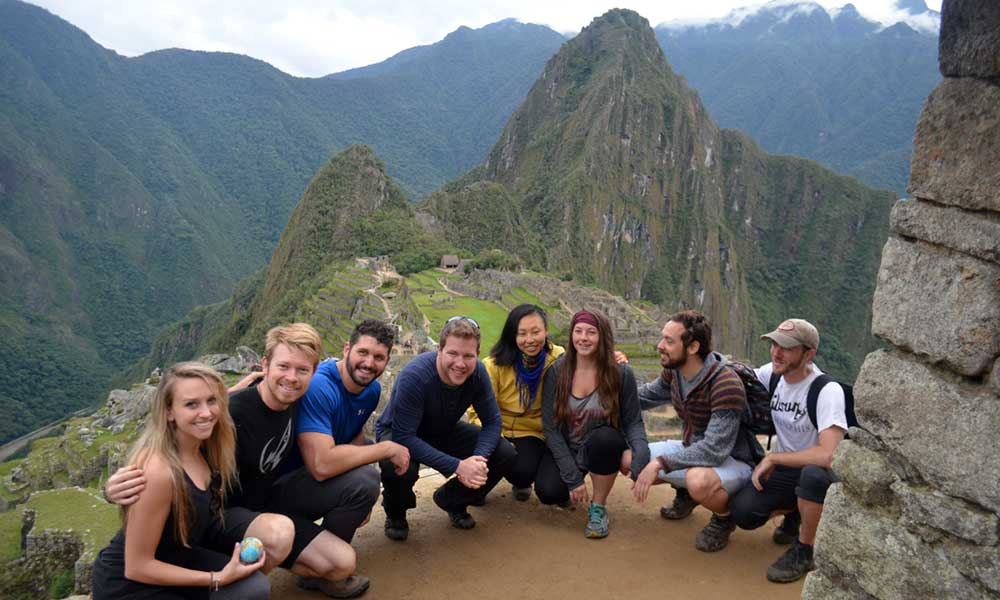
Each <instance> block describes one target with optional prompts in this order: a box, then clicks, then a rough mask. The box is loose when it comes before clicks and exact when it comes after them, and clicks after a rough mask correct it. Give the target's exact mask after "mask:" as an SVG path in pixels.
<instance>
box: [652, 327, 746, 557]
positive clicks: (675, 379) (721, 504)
mask: <svg viewBox="0 0 1000 600" xmlns="http://www.w3.org/2000/svg"><path fill="white" fill-rule="evenodd" d="M662 334H663V338H662V339H661V340H660V343H659V344H658V345H657V350H659V352H660V361H661V363H662V364H663V373H662V374H661V376H660V377H658V378H657V379H656V380H654V381H652V382H650V383H647V384H645V385H643V386H640V388H639V400H640V404H641V406H642V408H643V409H647V408H652V407H654V406H658V405H661V404H666V403H668V402H669V403H671V404H672V405H673V407H674V410H675V411H676V412H677V416H678V417H680V419H681V421H682V422H683V424H684V430H683V434H682V438H683V439H681V440H670V441H666V442H657V443H654V444H650V446H649V450H650V454H651V455H652V460H651V461H650V462H649V465H647V467H646V468H645V469H643V472H642V473H640V475H639V478H638V479H637V483H639V482H642V483H643V484H644V485H649V484H650V483H661V482H667V483H670V484H671V485H673V486H674V487H675V488H677V496H676V498H675V500H674V504H673V506H670V507H664V509H663V510H661V511H660V512H661V514H662V515H663V517H664V518H667V519H681V518H684V517H686V516H688V515H689V514H690V513H691V510H692V509H693V508H694V507H695V505H697V504H701V505H702V506H704V507H705V508H708V509H709V510H711V511H712V513H713V514H712V519H711V521H709V523H708V525H707V526H706V527H705V529H704V530H702V532H701V533H699V534H698V537H697V538H696V539H695V547H696V548H698V549H699V550H702V551H704V552H715V551H717V550H721V549H722V548H725V547H726V544H727V543H728V542H729V535H730V534H731V533H732V531H733V529H734V528H735V525H734V524H733V521H732V518H731V517H730V514H729V498H730V497H731V496H732V495H733V494H735V493H736V492H737V491H738V490H739V489H740V488H741V487H743V486H744V485H745V484H746V483H747V482H748V481H749V480H750V474H751V472H752V470H753V465H754V464H756V462H757V460H758V459H759V458H760V456H762V455H763V450H762V449H761V448H760V444H758V443H757V440H756V439H755V438H754V437H753V436H752V435H751V434H750V432H749V430H747V429H746V428H745V427H743V426H742V422H743V415H744V412H745V411H746V410H747V405H746V392H745V391H744V389H743V383H742V381H740V378H739V375H737V374H736V373H735V372H734V371H733V370H732V369H730V368H729V367H727V366H726V359H725V357H723V356H722V355H721V354H719V353H718V352H712V329H711V326H710V325H709V323H708V321H707V320H706V319H705V316H704V315H702V314H701V313H699V312H697V311H690V310H689V311H683V312H679V313H677V314H675V315H673V316H672V317H670V320H669V321H667V324H666V325H665V326H664V327H663V332H662Z"/></svg>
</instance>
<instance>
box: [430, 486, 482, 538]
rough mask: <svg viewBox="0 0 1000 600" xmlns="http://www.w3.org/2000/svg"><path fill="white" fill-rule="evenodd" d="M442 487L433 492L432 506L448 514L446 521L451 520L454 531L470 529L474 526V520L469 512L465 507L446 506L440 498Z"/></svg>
mask: <svg viewBox="0 0 1000 600" xmlns="http://www.w3.org/2000/svg"><path fill="white" fill-rule="evenodd" d="M443 489H444V487H439V488H438V489H436V490H435V491H434V504H437V506H438V508H440V509H441V510H443V511H445V512H446V513H448V519H450V520H451V526H452V527H454V528H456V529H472V528H473V527H475V526H476V520H475V519H473V518H472V515H470V514H469V511H468V510H466V509H465V507H457V506H446V505H445V504H444V499H443V498H442V495H443V494H442V493H441V490H443Z"/></svg>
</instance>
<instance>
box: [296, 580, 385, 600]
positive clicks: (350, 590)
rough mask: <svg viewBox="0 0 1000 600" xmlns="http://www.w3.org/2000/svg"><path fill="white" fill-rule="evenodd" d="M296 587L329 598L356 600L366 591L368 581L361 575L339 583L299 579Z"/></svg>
mask: <svg viewBox="0 0 1000 600" xmlns="http://www.w3.org/2000/svg"><path fill="white" fill-rule="evenodd" d="M298 585H299V587H300V588H302V589H304V590H315V591H318V592H323V593H324V594H326V595H327V596H329V597H331V598H356V597H358V596H360V595H361V594H364V593H365V591H366V590H367V589H368V585H369V581H368V578H367V577H364V576H362V575H351V576H350V577H348V578H347V579H341V580H340V581H329V580H326V579H322V578H320V577H299V582H298Z"/></svg>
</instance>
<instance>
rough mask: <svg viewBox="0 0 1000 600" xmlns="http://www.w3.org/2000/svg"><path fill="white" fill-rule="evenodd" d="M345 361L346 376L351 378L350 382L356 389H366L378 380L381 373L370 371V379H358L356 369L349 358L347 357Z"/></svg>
mask: <svg viewBox="0 0 1000 600" xmlns="http://www.w3.org/2000/svg"><path fill="white" fill-rule="evenodd" d="M346 360H347V375H348V377H350V378H351V381H353V382H354V383H355V385H357V386H358V387H368V386H369V385H371V383H372V382H373V381H375V380H376V379H378V378H379V376H380V375H382V373H381V372H377V373H376V372H375V371H371V373H372V377H371V379H369V380H368V381H365V380H363V379H360V378H359V377H358V375H357V368H355V366H354V363H353V362H351V357H350V356H348V357H347V359H346Z"/></svg>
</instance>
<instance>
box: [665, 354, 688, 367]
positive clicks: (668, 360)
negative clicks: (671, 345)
mask: <svg viewBox="0 0 1000 600" xmlns="http://www.w3.org/2000/svg"><path fill="white" fill-rule="evenodd" d="M687 360H688V354H687V352H684V353H683V354H681V357H680V358H673V357H671V356H670V355H669V354H661V355H660V364H661V365H663V368H664V369H680V368H681V367H683V366H684V365H686V364H687Z"/></svg>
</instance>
